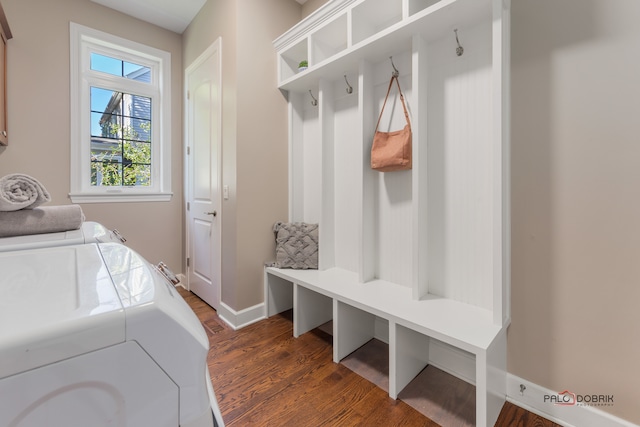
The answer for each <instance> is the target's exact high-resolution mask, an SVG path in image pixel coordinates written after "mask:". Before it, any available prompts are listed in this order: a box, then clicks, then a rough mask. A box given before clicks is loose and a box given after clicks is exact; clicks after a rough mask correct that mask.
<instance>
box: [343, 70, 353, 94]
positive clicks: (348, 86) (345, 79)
mask: <svg viewBox="0 0 640 427" xmlns="http://www.w3.org/2000/svg"><path fill="white" fill-rule="evenodd" d="M344 81H345V83H347V88H346V89H345V90H346V91H347V93H353V88H352V87H351V85H350V84H349V80H347V75H346V74H345V75H344Z"/></svg>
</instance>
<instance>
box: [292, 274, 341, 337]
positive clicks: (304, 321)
mask: <svg viewBox="0 0 640 427" xmlns="http://www.w3.org/2000/svg"><path fill="white" fill-rule="evenodd" d="M293 293H294V301H295V304H294V305H293V336H294V337H296V338H297V337H299V336H300V335H302V334H304V333H305V332H309V331H310V330H312V329H315V328H317V327H318V326H320V325H323V324H325V323H327V322H329V321H331V320H333V300H332V299H331V298H329V297H327V296H326V295H322V294H320V293H318V292H314V291H312V290H309V289H308V288H305V287H304V286H297V285H295V284H294V288H293Z"/></svg>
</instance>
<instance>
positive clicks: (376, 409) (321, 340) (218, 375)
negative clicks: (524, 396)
mask: <svg viewBox="0 0 640 427" xmlns="http://www.w3.org/2000/svg"><path fill="white" fill-rule="evenodd" d="M178 290H179V292H180V294H181V295H182V296H183V297H184V298H185V300H186V301H187V303H188V304H189V305H190V306H191V307H192V308H193V310H194V312H195V313H196V315H197V316H198V318H199V319H200V321H201V322H202V324H203V326H204V328H205V330H206V332H207V335H208V336H209V342H210V350H209V357H208V364H209V370H210V372H211V379H212V382H213V386H214V389H215V392H216V396H217V398H218V404H219V405H220V410H221V412H222V416H223V418H224V422H225V424H226V425H227V426H229V427H237V426H270V427H279V426H313V427H316V426H340V427H342V426H425V427H430V426H440V425H442V426H444V427H449V426H466V425H469V420H468V419H469V417H472V418H471V420H473V417H474V415H469V413H468V412H467V413H465V411H464V408H462V411H461V412H460V413H458V414H449V413H439V414H438V417H437V419H438V422H435V421H432V420H431V419H430V418H428V417H426V416H425V415H423V414H422V413H421V412H419V411H418V410H416V409H414V408H413V407H411V406H409V405H408V404H407V403H405V402H404V401H403V400H401V399H398V400H393V399H391V398H390V397H389V395H388V394H387V391H385V390H384V389H383V388H380V387H378V386H376V385H374V383H373V382H370V381H369V380H367V379H365V378H364V377H362V376H360V375H358V374H356V373H355V372H353V371H352V370H351V369H349V368H347V367H346V366H345V365H344V364H342V363H333V353H332V351H333V350H332V337H331V335H329V334H328V333H326V332H324V331H322V330H321V329H315V330H313V331H311V332H308V333H306V334H304V335H302V336H301V337H299V338H294V337H293V334H292V321H291V317H290V316H291V313H290V312H289V313H283V314H281V315H277V316H273V317H271V318H269V319H265V320H262V321H260V322H258V323H255V324H253V325H250V326H247V327H245V328H242V329H240V330H238V331H234V330H233V329H232V328H230V327H229V326H228V325H227V324H226V323H224V321H222V320H221V319H220V318H219V317H218V316H217V314H216V312H215V310H213V309H212V308H211V307H210V306H208V305H207V304H206V303H204V302H203V301H202V300H200V299H199V298H198V297H197V296H196V295H194V294H192V293H190V292H188V291H185V290H184V289H183V288H181V287H178ZM373 345H374V347H375V346H376V345H378V344H373ZM382 360H384V358H382ZM351 363H352V364H351V365H350V366H352V368H353V362H351ZM425 371H427V370H426V369H425ZM440 372H441V371H440ZM445 375H446V374H445ZM441 377H442V375H440V376H439V377H438V379H437V381H438V382H437V384H438V387H439V388H440V387H442V388H443V389H444V388H446V387H449V386H447V384H446V383H447V382H446V381H443V380H442V378H441ZM374 381H375V379H374ZM383 387H384V385H383ZM455 387H459V386H456V385H453V386H451V387H449V388H452V390H450V391H448V390H442V393H441V394H442V395H446V394H447V393H449V392H451V393H453V394H455V393H457V392H456V391H455V390H453V388H455ZM439 393H440V392H436V393H433V392H432V393H431V394H436V395H437V394H439ZM465 393H468V391H465ZM401 397H402V395H401ZM465 399H466V398H465ZM445 400H447V401H450V400H451V399H445ZM457 401H460V400H457ZM464 402H468V399H466V400H464ZM459 406H464V407H468V406H469V405H468V404H465V405H459ZM471 410H472V412H473V411H474V410H475V409H473V408H471ZM441 412H442V411H441ZM432 418H435V417H432ZM461 420H462V421H461ZM465 420H466V422H465ZM471 423H472V421H471ZM496 426H499V427H507V426H508V427H512V426H518V427H555V426H557V424H555V423H552V422H550V421H548V420H546V419H544V418H542V417H539V416H537V415H535V414H532V413H530V412H527V411H525V410H524V409H522V408H519V407H517V406H515V405H512V404H510V403H506V404H505V406H504V407H503V409H502V412H501V414H500V417H499V419H498V422H497V423H496Z"/></svg>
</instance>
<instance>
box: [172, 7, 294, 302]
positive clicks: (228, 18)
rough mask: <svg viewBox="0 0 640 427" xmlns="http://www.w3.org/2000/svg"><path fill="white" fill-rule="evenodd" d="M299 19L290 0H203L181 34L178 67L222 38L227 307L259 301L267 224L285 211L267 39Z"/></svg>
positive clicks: (277, 101) (270, 253) (281, 132)
mask: <svg viewBox="0 0 640 427" xmlns="http://www.w3.org/2000/svg"><path fill="white" fill-rule="evenodd" d="M299 20H300V5H299V4H297V3H296V2H295V1H294V0H268V1H265V0H237V1H233V0H222V1H213V0H209V1H208V2H207V3H206V5H205V6H204V7H203V9H202V10H201V11H200V13H199V14H198V16H197V17H196V19H195V20H194V21H193V22H192V23H191V25H190V26H189V27H188V28H187V30H186V31H185V32H184V34H183V51H184V64H183V65H184V67H183V68H186V67H187V66H188V65H189V64H190V63H191V62H192V61H193V60H195V59H196V58H197V57H198V55H199V54H200V53H201V52H202V51H204V50H205V49H206V48H207V46H209V45H210V44H211V43H213V42H214V41H215V40H216V39H217V38H218V37H222V80H223V94H222V97H223V113H222V114H223V124H222V126H223V137H222V138H223V143H222V144H223V146H222V152H223V155H222V156H223V165H222V168H223V171H222V174H223V181H224V182H223V184H225V185H229V189H230V197H229V200H225V201H223V206H222V215H221V219H222V302H223V303H225V304H226V305H228V306H229V307H231V308H232V309H234V310H242V309H244V308H248V307H251V306H253V305H256V304H260V303H262V302H263V299H264V297H263V294H264V291H263V284H262V281H263V277H262V275H263V265H264V263H265V262H267V261H270V260H273V258H274V254H275V244H274V238H273V233H272V232H271V227H272V226H273V223H274V222H276V221H279V220H286V218H287V206H288V204H287V197H288V189H287V168H288V166H287V164H288V163H287V103H286V99H285V98H284V97H283V95H282V93H280V91H279V90H278V89H277V87H276V84H277V83H276V62H275V51H274V49H273V45H272V43H271V42H272V40H273V39H275V38H276V37H277V36H279V35H280V34H282V33H284V32H285V31H286V30H287V29H288V28H290V27H291V26H293V25H294V24H295V23H296V22H298V21H299Z"/></svg>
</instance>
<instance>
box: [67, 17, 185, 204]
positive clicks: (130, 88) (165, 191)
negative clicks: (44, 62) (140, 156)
mask: <svg viewBox="0 0 640 427" xmlns="http://www.w3.org/2000/svg"><path fill="white" fill-rule="evenodd" d="M70 44H71V46H70V71H71V72H70V89H71V90H70V96H71V100H70V101H71V102H70V104H71V191H70V193H69V196H70V197H71V201H72V202H73V203H104V202H149V201H169V200H171V196H172V195H173V193H172V192H171V54H170V53H169V52H165V51H163V50H160V49H156V48H153V47H149V46H146V45H143V44H141V43H137V42H133V41H130V40H127V39H124V38H121V37H118V36H114V35H112V34H108V33H104V32H102V31H98V30H95V29H92V28H89V27H85V26H83V25H80V24H76V23H74V22H71V23H70ZM91 53H97V54H100V55H106V56H111V57H114V58H117V59H121V60H124V61H128V62H133V63H136V64H139V65H143V66H146V67H149V68H150V69H151V84H150V83H146V82H141V81H136V80H132V79H126V78H124V77H119V76H114V75H110V74H107V73H103V72H100V71H95V70H91V68H90V67H91V65H90V64H91ZM92 86H93V87H100V88H103V89H107V90H118V91H123V92H126V93H130V94H135V95H140V96H146V97H149V98H151V103H152V108H151V135H152V141H151V144H152V146H151V185H150V186H131V187H129V186H94V185H91V179H90V176H91V172H90V171H91V160H90V159H91V142H90V139H89V140H87V139H86V138H87V137H88V136H90V135H91V95H90V91H91V87H92Z"/></svg>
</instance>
